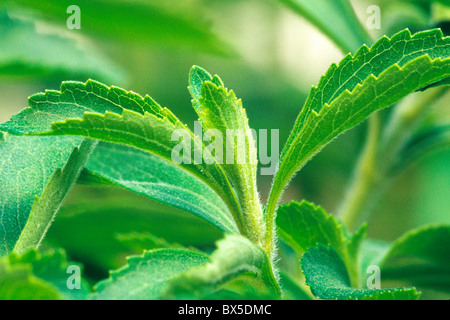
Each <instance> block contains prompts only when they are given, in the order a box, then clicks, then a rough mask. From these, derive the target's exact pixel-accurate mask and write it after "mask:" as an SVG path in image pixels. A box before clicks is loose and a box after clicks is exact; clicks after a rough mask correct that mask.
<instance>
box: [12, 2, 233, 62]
mask: <svg viewBox="0 0 450 320" xmlns="http://www.w3.org/2000/svg"><path fill="white" fill-rule="evenodd" d="M6 3H7V5H9V6H12V7H13V8H16V7H17V6H21V7H24V8H29V9H32V10H34V11H36V12H38V13H39V15H40V16H42V17H43V18H45V19H47V20H49V21H51V22H52V23H58V24H60V25H62V26H64V27H65V26H66V23H67V19H68V18H69V17H70V16H71V14H66V12H67V8H68V7H69V6H71V5H74V4H76V5H77V6H78V7H79V8H80V11H81V29H80V30H79V31H80V32H83V33H86V34H87V35H91V36H94V37H98V38H101V39H102V40H105V39H106V40H110V41H115V42H121V43H124V44H127V45H132V44H137V45H141V46H142V45H147V44H149V43H152V44H164V45H165V46H171V47H174V46H182V47H188V48H191V49H193V50H201V51H205V52H210V53H215V54H219V55H229V54H230V52H231V49H230V47H229V45H227V44H226V43H224V42H223V41H221V40H220V39H219V38H218V37H217V36H216V35H214V34H213V33H212V32H211V31H210V30H211V28H210V23H209V22H208V21H205V19H204V17H202V16H201V14H200V13H201V10H199V9H201V8H199V7H198V6H192V5H189V6H186V5H183V4H182V3H177V4H176V5H174V4H172V3H165V2H161V1H133V4H132V5H130V3H129V2H127V1H110V2H104V1H102V0H78V1H77V2H76V3H74V2H73V1H69V0H49V1H46V2H45V3H42V4H40V5H38V3H36V2H35V1H33V0H14V1H7V2H6ZM118 12H120V14H117V13H118Z"/></svg>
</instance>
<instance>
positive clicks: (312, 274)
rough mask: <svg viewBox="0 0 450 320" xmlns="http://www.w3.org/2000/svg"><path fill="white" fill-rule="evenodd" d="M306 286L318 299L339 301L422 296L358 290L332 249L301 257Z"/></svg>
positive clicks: (407, 291) (406, 291)
mask: <svg viewBox="0 0 450 320" xmlns="http://www.w3.org/2000/svg"><path fill="white" fill-rule="evenodd" d="M301 262H302V269H303V272H304V274H305V277H306V283H307V284H308V285H309V286H310V287H311V291H312V292H313V294H314V295H315V296H316V297H317V298H319V299H338V300H416V299H418V298H419V296H420V294H418V293H417V292H416V290H415V289H414V288H395V289H355V288H352V287H351V285H350V279H349V276H348V272H347V269H346V267H345V264H344V262H343V261H342V259H341V258H340V256H339V254H338V253H337V252H336V251H335V250H334V249H333V248H332V247H331V246H329V247H326V246H324V245H319V246H316V247H312V248H310V249H309V250H308V251H307V252H306V253H305V254H304V255H303V257H302V259H301Z"/></svg>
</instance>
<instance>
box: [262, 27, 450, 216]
mask: <svg viewBox="0 0 450 320" xmlns="http://www.w3.org/2000/svg"><path fill="white" fill-rule="evenodd" d="M449 75H450V37H445V38H444V37H443V35H442V32H441V31H440V30H430V31H425V32H420V33H416V34H415V35H413V36H411V34H410V32H409V31H408V30H405V31H402V32H400V33H398V34H396V35H395V36H394V37H392V39H389V38H387V37H383V38H381V39H380V40H379V41H377V43H376V44H374V45H373V47H372V48H371V49H369V48H368V47H366V46H363V47H361V49H360V50H358V52H357V53H356V54H355V55H354V56H352V55H348V56H346V57H345V58H344V59H343V60H342V61H341V62H340V63H339V65H338V66H337V65H335V64H333V65H332V66H331V67H330V69H329V70H328V72H327V73H326V74H325V75H324V76H323V77H322V79H321V80H320V82H319V85H318V86H317V87H313V89H312V90H311V93H310V95H309V97H308V99H307V101H306V104H305V106H304V107H303V109H302V111H301V112H300V114H299V116H298V118H297V121H296V123H295V125H294V128H293V130H292V132H291V134H290V136H289V138H288V140H287V142H286V145H285V147H284V149H283V151H282V153H281V156H280V164H279V168H278V171H277V173H276V175H275V177H274V181H273V185H272V189H271V193H270V196H269V200H268V204H267V207H268V208H267V216H268V220H269V221H271V219H272V218H273V217H272V216H273V215H274V212H275V208H276V204H277V202H278V199H279V197H280V196H281V194H282V192H283V189H284V188H285V187H286V185H287V184H288V182H289V181H290V180H291V179H292V177H293V176H294V175H295V173H296V172H297V171H298V170H300V169H301V168H302V167H303V166H304V165H305V163H306V162H307V161H308V160H309V159H311V157H313V156H314V155H315V154H316V153H317V152H319V151H320V150H321V149H322V148H323V147H324V146H325V145H327V144H328V143H329V142H330V141H332V140H333V139H334V138H335V137H337V136H338V135H339V134H341V133H342V132H344V131H346V130H348V129H350V128H352V127H354V126H356V125H358V124H359V123H361V122H362V121H363V120H365V119H366V118H367V117H368V116H370V115H371V114H372V113H374V112H375V111H377V110H380V109H382V108H385V107H388V106H390V105H392V104H394V103H395V102H397V101H399V100H400V99H401V98H403V97H404V96H406V95H408V94H409V93H411V92H414V91H417V90H419V89H421V88H423V87H426V86H428V85H430V84H433V83H436V82H438V81H440V80H442V79H445V78H447V77H449Z"/></svg>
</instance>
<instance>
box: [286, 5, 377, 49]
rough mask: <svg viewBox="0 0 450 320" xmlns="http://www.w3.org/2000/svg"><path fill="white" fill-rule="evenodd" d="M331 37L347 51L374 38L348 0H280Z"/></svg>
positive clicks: (369, 42)
mask: <svg viewBox="0 0 450 320" xmlns="http://www.w3.org/2000/svg"><path fill="white" fill-rule="evenodd" d="M280 1H281V2H283V3H284V4H286V5H287V6H288V7H290V8H291V9H292V10H294V11H295V12H297V13H299V14H300V15H301V16H303V17H305V18H306V19H308V20H309V21H310V22H311V23H312V24H314V25H315V26H316V27H317V28H319V29H320V31H322V32H323V33H324V34H326V35H327V36H328V37H330V38H331V39H332V40H333V41H334V42H335V43H336V44H337V45H338V46H339V48H341V49H342V50H343V51H345V52H355V51H356V50H357V49H358V48H359V47H360V46H361V45H363V44H367V45H370V44H371V42H372V40H371V39H370V36H369V35H368V33H367V31H366V30H365V29H364V27H363V26H362V25H361V23H360V22H359V21H358V18H357V17H356V15H355V12H354V11H353V8H352V5H351V4H350V1H348V0H315V1H310V0H280Z"/></svg>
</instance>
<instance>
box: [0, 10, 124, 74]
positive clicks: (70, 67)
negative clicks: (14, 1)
mask: <svg viewBox="0 0 450 320" xmlns="http://www.w3.org/2000/svg"><path fill="white" fill-rule="evenodd" d="M0 25H1V26H2V28H1V29H0V42H1V43H7V44H8V45H7V46H4V47H3V49H2V51H1V52H0V75H2V76H8V77H17V76H31V77H34V76H39V77H40V78H41V77H50V76H55V75H56V76H64V77H69V78H84V79H86V78H88V77H95V78H98V79H100V80H104V81H118V82H121V81H123V79H124V72H123V71H122V70H120V69H119V68H118V67H117V66H116V65H114V64H113V63H111V62H110V61H109V60H108V58H107V57H105V56H104V55H102V54H100V53H99V52H97V50H95V48H93V47H91V46H88V45H87V44H86V43H84V42H83V43H81V42H80V41H77V40H74V39H71V38H67V37H63V36H61V35H59V34H56V33H55V34H52V33H42V32H38V31H37V30H36V26H35V24H34V23H33V22H29V21H26V20H19V19H14V18H11V17H10V15H9V14H8V13H6V12H5V11H3V10H0Z"/></svg>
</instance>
